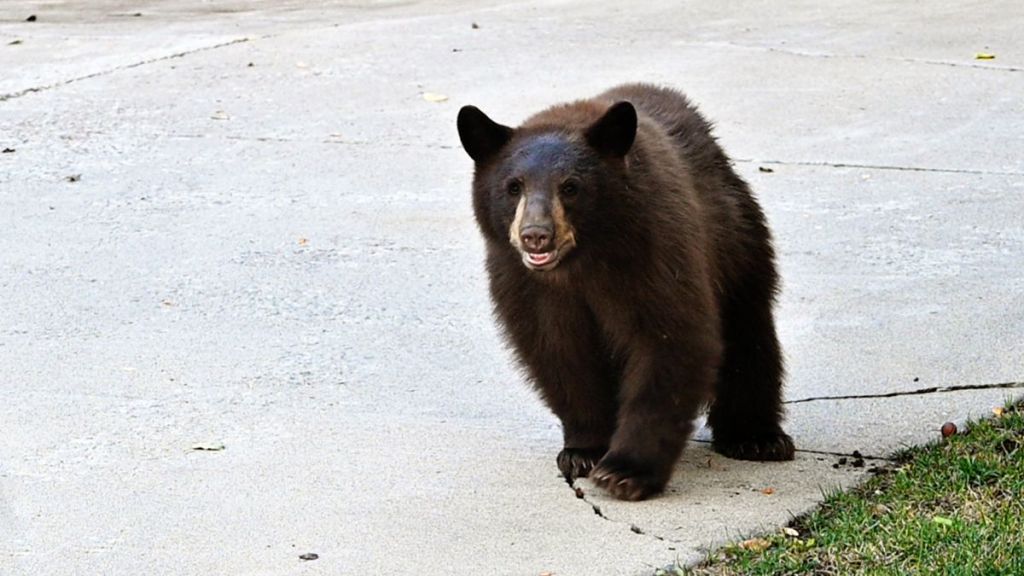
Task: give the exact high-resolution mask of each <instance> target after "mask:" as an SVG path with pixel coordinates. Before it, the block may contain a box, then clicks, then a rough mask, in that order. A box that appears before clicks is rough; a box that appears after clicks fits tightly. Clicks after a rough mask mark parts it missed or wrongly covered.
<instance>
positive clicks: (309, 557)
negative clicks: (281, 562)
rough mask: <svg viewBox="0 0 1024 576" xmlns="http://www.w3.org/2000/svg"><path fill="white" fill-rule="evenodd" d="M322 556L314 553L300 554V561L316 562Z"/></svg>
mask: <svg viewBox="0 0 1024 576" xmlns="http://www.w3.org/2000/svg"><path fill="white" fill-rule="evenodd" d="M319 557H320V555H319V554H316V553H314V552H306V553H305V554H299V560H316V559H317V558H319Z"/></svg>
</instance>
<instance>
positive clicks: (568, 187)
mask: <svg viewBox="0 0 1024 576" xmlns="http://www.w3.org/2000/svg"><path fill="white" fill-rule="evenodd" d="M561 191H562V196H570V197H571V196H575V195H576V194H577V193H578V192H579V191H580V187H579V184H577V183H575V182H566V183H564V184H562V188H561Z"/></svg>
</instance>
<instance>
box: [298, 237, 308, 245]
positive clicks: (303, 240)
mask: <svg viewBox="0 0 1024 576" xmlns="http://www.w3.org/2000/svg"><path fill="white" fill-rule="evenodd" d="M306 244H309V238H299V246H305V245H306Z"/></svg>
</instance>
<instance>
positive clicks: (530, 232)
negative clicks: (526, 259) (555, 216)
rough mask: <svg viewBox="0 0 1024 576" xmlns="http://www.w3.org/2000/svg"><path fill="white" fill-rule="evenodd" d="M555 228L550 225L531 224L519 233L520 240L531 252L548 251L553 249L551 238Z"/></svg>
mask: <svg viewBox="0 0 1024 576" xmlns="http://www.w3.org/2000/svg"><path fill="white" fill-rule="evenodd" d="M552 236H554V230H553V228H552V226H550V225H547V226H545V225H538V224H534V225H530V226H527V227H525V228H523V230H522V231H520V233H519V241H520V242H522V243H523V248H525V249H526V250H527V251H529V252H548V251H549V250H550V249H551V238H552Z"/></svg>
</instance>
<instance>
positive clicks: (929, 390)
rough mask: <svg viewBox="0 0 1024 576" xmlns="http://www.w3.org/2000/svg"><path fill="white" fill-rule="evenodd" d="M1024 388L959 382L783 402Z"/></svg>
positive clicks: (1011, 384) (1013, 384) (1023, 385)
mask: <svg viewBox="0 0 1024 576" xmlns="http://www.w3.org/2000/svg"><path fill="white" fill-rule="evenodd" d="M1001 388H1003V389H1011V388H1024V382H1000V383H997V384H959V385H953V386H930V387H928V388H918V389H917V390H905V391H900V392H883V393H880V394H840V395H836V396H810V397H808V398H798V399H796V400H786V401H785V402H783V404H803V403H805V402H818V401H820V400H863V399H871V398H895V397H897V396H922V395H925V394H944V393H947V392H962V391H965V390H998V389H1001Z"/></svg>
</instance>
